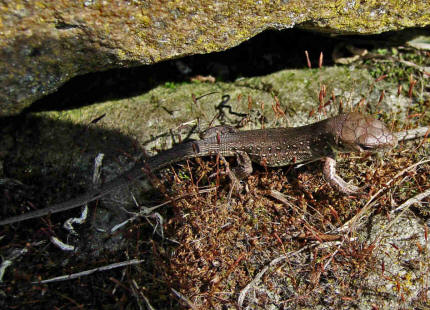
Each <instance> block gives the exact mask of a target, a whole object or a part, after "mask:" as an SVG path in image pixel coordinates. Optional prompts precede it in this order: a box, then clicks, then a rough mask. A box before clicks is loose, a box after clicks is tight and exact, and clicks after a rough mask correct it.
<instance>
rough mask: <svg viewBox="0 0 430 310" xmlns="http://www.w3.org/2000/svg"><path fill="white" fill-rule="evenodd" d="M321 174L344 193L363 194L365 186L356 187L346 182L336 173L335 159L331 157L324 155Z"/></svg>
mask: <svg viewBox="0 0 430 310" xmlns="http://www.w3.org/2000/svg"><path fill="white" fill-rule="evenodd" d="M323 174H324V178H325V179H326V181H327V182H328V183H329V184H330V185H331V186H332V187H333V188H334V189H336V190H337V191H339V192H341V193H343V194H345V195H363V194H364V192H363V189H365V188H366V186H365V187H361V188H360V187H357V186H355V185H352V184H348V183H346V182H345V181H344V180H343V179H342V178H341V177H340V176H339V175H338V174H337V173H336V160H334V159H333V158H331V157H326V158H325V159H324V167H323Z"/></svg>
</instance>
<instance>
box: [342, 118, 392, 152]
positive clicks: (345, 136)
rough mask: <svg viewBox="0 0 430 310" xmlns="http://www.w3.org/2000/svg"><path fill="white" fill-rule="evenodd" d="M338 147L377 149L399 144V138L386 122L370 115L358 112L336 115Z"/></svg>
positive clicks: (354, 149) (362, 150)
mask: <svg viewBox="0 0 430 310" xmlns="http://www.w3.org/2000/svg"><path fill="white" fill-rule="evenodd" d="M335 128H336V147H335V149H337V150H338V151H346V152H348V151H359V152H364V151H370V152H372V151H377V150H379V149H389V148H392V147H395V146H396V145H397V138H396V137H395V136H394V135H393V134H392V133H391V131H390V130H389V129H388V128H387V127H386V126H385V124H384V123H383V122H381V121H379V120H377V119H374V118H373V117H371V116H369V115H363V114H360V113H357V112H352V113H347V114H343V115H339V116H338V117H336V125H335Z"/></svg>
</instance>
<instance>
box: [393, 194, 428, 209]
mask: <svg viewBox="0 0 430 310" xmlns="http://www.w3.org/2000/svg"><path fill="white" fill-rule="evenodd" d="M428 196H430V188H428V189H427V190H425V191H424V192H422V193H419V194H418V195H415V196H414V197H412V198H409V199H408V200H406V201H405V202H404V203H402V204H401V205H400V206H398V207H397V208H395V209H394V210H392V211H391V214H393V213H396V212H398V211H400V210H402V209H405V208H409V207H410V206H411V205H413V204H414V203H420V202H421V200H423V199H424V198H426V197H428Z"/></svg>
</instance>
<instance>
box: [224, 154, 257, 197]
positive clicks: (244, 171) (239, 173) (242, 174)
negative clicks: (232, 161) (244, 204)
mask: <svg viewBox="0 0 430 310" xmlns="http://www.w3.org/2000/svg"><path fill="white" fill-rule="evenodd" d="M221 159H222V160H223V161H224V162H225V165H226V172H225V173H226V174H227V175H228V177H229V178H230V181H231V190H230V194H229V197H231V194H232V192H234V193H236V194H238V193H240V191H241V190H242V186H241V184H240V181H241V180H243V179H245V178H247V177H248V176H250V175H251V173H252V162H251V158H249V155H248V154H247V153H246V152H243V151H237V153H236V160H237V163H238V166H237V167H234V168H230V165H229V163H228V162H227V160H226V159H225V158H224V156H221Z"/></svg>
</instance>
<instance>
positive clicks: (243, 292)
mask: <svg viewBox="0 0 430 310" xmlns="http://www.w3.org/2000/svg"><path fill="white" fill-rule="evenodd" d="M307 248H309V246H305V247H303V248H301V249H300V250H298V251H295V252H290V253H288V254H286V255H282V256H279V257H277V258H275V259H274V260H272V261H271V262H270V263H269V264H268V265H266V266H265V267H264V268H263V269H262V270H261V271H260V272H259V273H257V275H256V276H255V278H254V279H252V281H251V282H249V283H248V285H247V286H245V288H244V289H243V290H241V291H240V294H239V298H238V300H237V303H238V305H239V308H242V304H243V302H244V300H245V297H246V295H247V294H248V291H249V290H250V289H251V288H252V287H254V286H255V284H256V283H257V282H258V281H259V280H260V279H261V277H262V276H263V275H264V274H265V273H266V272H267V270H268V269H269V268H270V267H272V266H274V265H276V264H278V263H279V262H282V261H284V260H285V259H287V258H289V257H291V256H293V255H297V254H299V253H300V252H303V251H304V250H305V249H307Z"/></svg>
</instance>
